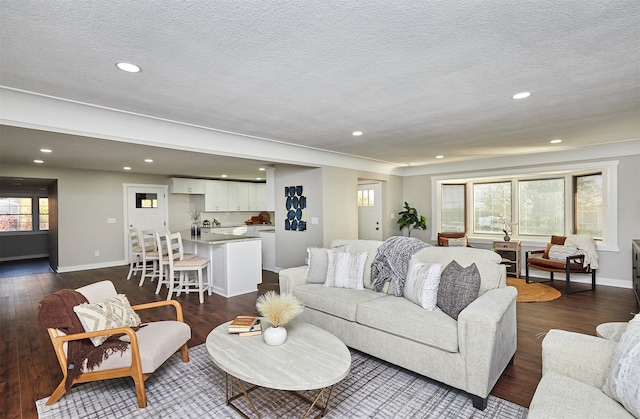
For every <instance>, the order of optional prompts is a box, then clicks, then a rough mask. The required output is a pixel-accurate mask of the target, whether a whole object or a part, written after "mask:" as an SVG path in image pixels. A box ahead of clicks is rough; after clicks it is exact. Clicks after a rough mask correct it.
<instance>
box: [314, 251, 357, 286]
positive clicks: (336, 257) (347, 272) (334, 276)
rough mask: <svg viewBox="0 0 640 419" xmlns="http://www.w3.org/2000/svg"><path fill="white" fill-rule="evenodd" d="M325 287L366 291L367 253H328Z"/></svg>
mask: <svg viewBox="0 0 640 419" xmlns="http://www.w3.org/2000/svg"><path fill="white" fill-rule="evenodd" d="M327 255H328V257H329V263H328V265H327V277H326V279H325V281H324V286H325V287H337V288H355V289H358V290H362V289H364V265H365V263H366V262H367V253H366V252H362V253H348V252H328V253H327Z"/></svg>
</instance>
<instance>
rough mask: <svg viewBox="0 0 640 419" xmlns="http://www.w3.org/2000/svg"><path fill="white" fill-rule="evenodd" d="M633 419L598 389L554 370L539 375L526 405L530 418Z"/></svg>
mask: <svg viewBox="0 0 640 419" xmlns="http://www.w3.org/2000/svg"><path fill="white" fill-rule="evenodd" d="M538 418H540V419H542V418H562V419H589V418H593V419H596V418H598V419H600V418H611V419H613V418H632V416H631V415H630V414H629V413H628V412H627V411H626V410H625V409H624V407H622V405H620V404H619V403H617V402H616V401H615V400H613V399H611V398H610V397H607V395H606V394H604V393H603V392H602V391H601V390H600V389H599V388H596V387H593V386H590V385H589V384H585V383H583V382H580V381H578V380H574V379H572V378H569V377H567V376H565V375H561V374H558V373H556V372H548V373H545V374H544V375H543V376H542V380H540V383H539V384H538V388H537V389H536V392H535V394H534V395H533V400H531V404H530V406H529V419H538Z"/></svg>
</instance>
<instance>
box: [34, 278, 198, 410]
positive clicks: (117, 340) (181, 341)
mask: <svg viewBox="0 0 640 419" xmlns="http://www.w3.org/2000/svg"><path fill="white" fill-rule="evenodd" d="M165 306H173V307H174V308H175V311H176V314H175V320H164V321H156V322H150V323H144V324H141V323H140V317H139V316H138V315H137V313H136V311H140V310H146V309H152V308H156V307H165ZM38 325H39V326H40V327H43V328H47V331H48V332H49V337H50V338H51V343H52V344H53V348H54V350H55V353H56V356H57V357H58V362H59V364H60V368H61V369H62V374H63V378H62V381H61V382H60V384H59V385H58V387H57V388H56V389H55V390H54V392H53V394H51V396H50V397H49V399H48V400H47V402H46V403H45V404H46V405H47V406H51V405H52V404H53V403H55V402H56V401H58V400H59V399H60V397H62V396H63V395H64V394H65V392H66V391H67V390H69V389H70V388H71V387H72V386H73V385H74V384H77V383H86V382H90V381H98V380H106V379H110V378H119V377H131V378H133V381H134V384H135V389H136V396H137V399H138V406H139V407H140V408H145V407H147V396H146V393H145V387H144V382H145V380H146V379H147V378H149V377H150V376H151V374H152V373H153V372H155V371H156V370H157V369H158V368H160V366H161V365H162V364H163V363H164V362H165V361H166V360H167V359H169V357H171V356H172V355H173V354H174V353H176V352H177V351H180V352H181V355H182V361H183V362H189V350H188V348H187V341H188V340H189V339H190V338H191V328H190V327H189V325H188V324H186V323H184V319H183V315H182V307H181V305H180V303H179V302H177V301H173V300H171V301H156V302H151V303H147V304H139V305H134V306H130V305H129V301H128V300H127V298H126V297H125V296H124V295H123V294H118V293H117V292H116V289H115V287H114V286H113V283H112V282H111V281H101V282H97V283H95V284H91V285H87V286H84V287H81V288H78V289H76V290H69V289H65V290H60V291H57V292H55V293H54V294H51V295H49V296H47V297H45V298H44V299H43V300H42V301H41V302H40V306H39V313H38Z"/></svg>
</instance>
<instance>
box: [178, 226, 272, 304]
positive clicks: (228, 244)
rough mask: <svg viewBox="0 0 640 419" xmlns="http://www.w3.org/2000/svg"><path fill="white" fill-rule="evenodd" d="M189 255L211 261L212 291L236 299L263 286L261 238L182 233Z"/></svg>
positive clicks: (185, 248)
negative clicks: (235, 297) (196, 235)
mask: <svg viewBox="0 0 640 419" xmlns="http://www.w3.org/2000/svg"><path fill="white" fill-rule="evenodd" d="M181 235H182V242H183V244H184V250H185V252H186V253H195V254H196V255H198V257H201V258H206V259H209V260H211V268H210V269H209V273H210V277H209V281H210V282H209V283H210V284H212V287H211V291H212V292H215V293H216V294H218V295H222V296H223V297H233V296H236V295H240V294H246V293H249V292H254V291H257V290H258V284H260V283H262V241H261V239H260V237H249V236H244V235H230V234H215V233H202V234H201V235H200V236H198V237H194V236H191V232H190V231H183V232H181Z"/></svg>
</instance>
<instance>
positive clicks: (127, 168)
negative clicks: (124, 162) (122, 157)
mask: <svg viewBox="0 0 640 419" xmlns="http://www.w3.org/2000/svg"><path fill="white" fill-rule="evenodd" d="M122 170H131V168H130V167H129V166H125V167H123V168H122Z"/></svg>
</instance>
